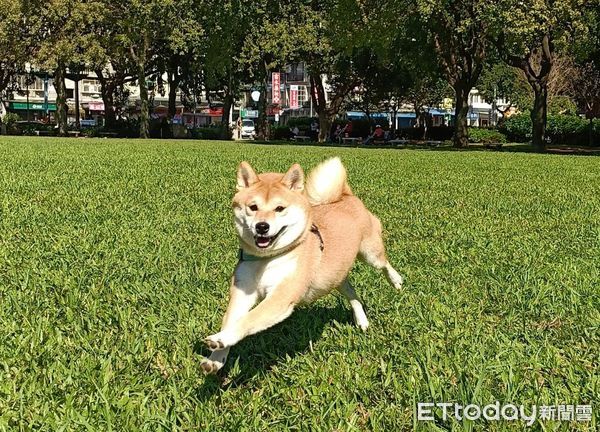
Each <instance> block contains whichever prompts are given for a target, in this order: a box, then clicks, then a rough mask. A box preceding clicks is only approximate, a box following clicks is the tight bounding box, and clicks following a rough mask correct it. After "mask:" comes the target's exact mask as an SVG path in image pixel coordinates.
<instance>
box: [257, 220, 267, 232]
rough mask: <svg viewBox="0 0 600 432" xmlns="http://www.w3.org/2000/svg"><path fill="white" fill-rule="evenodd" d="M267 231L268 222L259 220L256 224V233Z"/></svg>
mask: <svg viewBox="0 0 600 432" xmlns="http://www.w3.org/2000/svg"><path fill="white" fill-rule="evenodd" d="M268 232H269V224H268V223H266V222H259V223H257V224H256V233H257V234H266V233H268Z"/></svg>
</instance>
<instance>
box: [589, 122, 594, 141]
mask: <svg viewBox="0 0 600 432" xmlns="http://www.w3.org/2000/svg"><path fill="white" fill-rule="evenodd" d="M588 133H589V145H590V147H593V146H594V117H592V116H590V128H589V132H588Z"/></svg>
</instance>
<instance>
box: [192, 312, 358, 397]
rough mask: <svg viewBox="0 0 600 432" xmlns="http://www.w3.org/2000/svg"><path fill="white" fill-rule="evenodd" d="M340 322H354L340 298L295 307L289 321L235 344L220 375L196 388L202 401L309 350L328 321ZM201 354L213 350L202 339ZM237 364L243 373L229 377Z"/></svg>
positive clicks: (212, 377) (208, 379)
mask: <svg viewBox="0 0 600 432" xmlns="http://www.w3.org/2000/svg"><path fill="white" fill-rule="evenodd" d="M333 321H337V322H338V323H342V324H353V323H354V321H353V318H352V312H351V310H350V309H349V308H347V307H344V305H343V304H342V302H341V301H338V303H337V306H333V307H326V306H321V305H311V306H308V307H303V308H300V309H298V310H296V311H295V312H294V313H293V314H292V315H291V316H290V317H289V318H288V319H287V320H285V321H284V322H282V323H280V324H278V325H276V326H275V327H273V328H271V329H268V330H266V331H264V332H261V333H258V334H256V335H253V336H250V337H248V338H246V339H244V340H243V341H241V342H240V343H239V344H237V345H236V346H234V347H233V348H232V349H231V351H230V353H229V358H228V359H227V363H226V364H225V366H224V367H223V369H222V370H220V371H219V373H218V375H216V376H214V375H209V376H207V377H206V379H205V380H204V383H203V384H202V385H201V386H200V387H199V388H198V389H197V398H198V399H199V400H200V401H204V400H207V399H209V398H211V397H212V396H213V395H214V394H215V393H217V392H218V391H219V390H220V389H221V390H223V389H228V388H235V387H239V386H243V385H244V384H246V383H247V382H248V381H250V380H251V379H252V378H253V377H255V376H256V375H259V374H264V373H265V372H267V371H269V370H270V369H271V368H272V367H273V366H275V365H276V364H277V363H279V362H280V361H281V360H282V359H285V358H286V357H288V356H289V357H294V356H296V355H298V354H303V353H306V352H309V351H310V349H311V343H313V342H315V341H316V340H318V339H319V338H320V337H321V335H322V333H323V330H324V328H325V326H327V325H328V324H330V323H332V322H333ZM194 351H195V352H196V353H198V354H202V355H205V356H208V355H209V354H210V353H209V351H208V349H207V348H206V347H204V344H203V343H202V341H198V342H197V343H196V345H195V346H194ZM235 363H237V367H239V370H240V372H239V373H237V374H236V375H234V376H230V374H231V370H232V367H233V365H234V364H235Z"/></svg>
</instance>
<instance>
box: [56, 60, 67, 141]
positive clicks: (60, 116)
mask: <svg viewBox="0 0 600 432" xmlns="http://www.w3.org/2000/svg"><path fill="white" fill-rule="evenodd" d="M65 73H66V71H65V66H64V65H63V64H62V63H59V65H58V67H57V68H56V71H55V74H54V89H55V90H56V124H57V125H58V135H60V136H66V135H67V112H68V111H67V110H68V107H67V86H66V84H65Z"/></svg>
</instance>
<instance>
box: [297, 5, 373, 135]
mask: <svg viewBox="0 0 600 432" xmlns="http://www.w3.org/2000/svg"><path fill="white" fill-rule="evenodd" d="M357 5H358V4H357V3H353V2H352V6H353V7H350V6H351V5H349V4H346V5H345V6H347V7H345V8H342V7H340V3H339V2H334V1H328V0H324V1H314V2H309V3H305V4H303V5H299V6H298V9H297V11H296V23H297V27H296V33H295V41H296V42H295V44H296V50H295V51H294V52H295V54H296V56H297V57H298V58H301V59H302V60H303V61H304V62H305V64H306V66H307V69H308V74H309V80H310V84H311V92H310V93H311V99H312V104H313V107H314V109H315V111H316V112H317V116H318V117H319V141H320V142H323V141H326V140H327V139H329V135H330V132H331V126H332V124H333V121H334V120H335V117H336V116H337V115H338V113H339V112H340V109H341V108H342V106H343V104H344V102H345V100H346V98H347V96H348V95H349V94H350V92H351V91H353V90H354V89H355V88H356V87H357V86H359V85H360V83H361V80H360V77H359V76H358V73H357V71H356V68H355V67H354V66H355V65H354V64H353V60H352V54H353V49H354V48H355V47H360V46H365V45H366V44H364V43H356V42H355V41H353V40H352V38H353V37H354V36H356V35H357V34H358V33H359V32H355V33H354V34H352V33H351V32H350V28H354V29H364V28H366V26H365V25H364V22H363V20H362V18H361V14H360V10H359V9H357Z"/></svg>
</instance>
